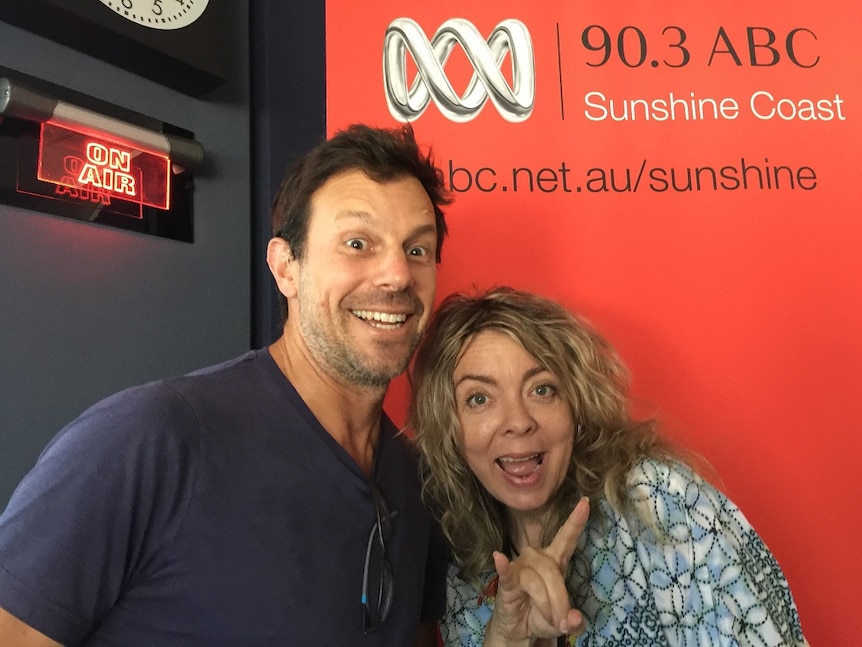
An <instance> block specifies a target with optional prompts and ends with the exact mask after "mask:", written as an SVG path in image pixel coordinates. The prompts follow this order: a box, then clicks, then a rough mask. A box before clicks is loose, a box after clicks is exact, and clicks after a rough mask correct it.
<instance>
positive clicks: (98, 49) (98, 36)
mask: <svg viewBox="0 0 862 647" xmlns="http://www.w3.org/2000/svg"><path fill="white" fill-rule="evenodd" d="M116 4H118V5H119V4H120V3H119V2H117V3H116ZM138 4H139V5H140V4H142V3H141V2H140V0H138ZM228 4H229V3H228V2H227V1H226V0H211V1H210V2H209V4H208V5H207V7H206V10H205V11H204V12H203V14H202V15H201V16H200V18H199V19H197V20H196V21H194V22H193V23H192V24H190V25H188V26H185V27H182V28H181V29H168V30H165V29H153V28H151V27H146V26H144V25H142V24H139V23H136V22H134V21H133V20H127V19H125V18H123V17H121V16H120V15H119V14H117V13H116V12H114V11H112V10H111V9H110V8H108V7H107V6H105V5H104V4H102V3H101V2H99V0H26V1H24V2H2V3H0V20H3V21H5V22H7V23H9V24H11V25H15V26H16V27H20V28H22V29H26V30H28V31H31V32H33V33H36V34H39V35H40V36H44V37H46V38H49V39H51V40H53V41H56V42H58V43H62V44H63V45H67V46H69V47H73V48H75V49H77V50H79V51H81V52H84V53H86V54H89V55H91V56H95V57H96V58H100V59H102V60H104V61H107V62H109V63H113V64H114V65H117V66H118V67H121V68H123V69H126V70H128V71H130V72H133V73H135V74H138V75H140V76H143V77H145V78H148V79H151V80H153V81H156V82H157V83H161V84H162V85H165V86H168V87H170V88H173V89H175V90H178V91H180V92H183V93H185V94H189V95H191V96H200V95H201V94H203V93H205V92H207V91H209V90H212V89H213V88H215V87H217V86H218V85H219V84H221V83H222V82H223V81H224V80H225V79H226V78H227V70H228V69H229V68H228V62H229V61H228V60H227V59H228V52H229V49H228V48H226V47H224V43H225V41H226V39H227V38H228V35H229V34H230V30H229V24H228V23H229V21H230V13H229V8H228V6H227V5H228Z"/></svg>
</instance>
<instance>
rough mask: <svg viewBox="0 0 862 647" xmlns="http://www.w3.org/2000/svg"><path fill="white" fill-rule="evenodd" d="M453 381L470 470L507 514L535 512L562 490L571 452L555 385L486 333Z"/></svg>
mask: <svg viewBox="0 0 862 647" xmlns="http://www.w3.org/2000/svg"><path fill="white" fill-rule="evenodd" d="M453 379H454V384H455V400H456V407H457V412H456V413H457V415H458V420H459V421H460V423H461V437H460V439H459V440H460V446H461V452H462V453H463V455H464V458H465V460H466V461H467V464H468V465H469V466H470V469H471V470H472V471H473V473H474V474H475V475H476V477H477V478H478V479H479V481H480V482H481V483H482V485H484V486H485V488H486V489H487V490H488V492H490V493H491V495H492V496H493V497H494V498H495V499H497V500H498V501H500V502H501V503H503V504H504V505H506V506H507V507H509V508H510V509H512V510H513V511H518V512H522V513H523V512H534V511H539V510H540V509H541V508H543V507H544V505H545V504H546V503H547V502H548V500H549V499H550V497H551V495H552V494H553V493H554V492H555V491H556V489H557V488H558V487H559V486H560V484H561V483H562V482H563V479H564V478H565V475H566V471H567V470H568V467H569V462H570V461H571V456H572V446H573V444H574V436H575V430H574V421H573V419H572V413H571V410H570V409H569V405H568V403H567V402H566V401H565V400H564V399H563V397H562V393H561V388H560V381H559V380H558V379H557V377H556V376H555V375H553V374H552V373H550V372H549V371H547V370H545V369H544V368H542V367H541V366H540V365H539V363H538V362H537V361H536V359H535V358H534V357H533V356H532V355H530V354H529V353H528V352H527V351H526V349H524V347H523V346H522V345H521V344H520V343H518V342H517V341H515V340H514V339H513V338H512V337H509V336H508V335H506V334H503V333H501V332H496V331H490V330H485V331H482V332H480V333H478V334H476V335H475V336H474V337H473V338H471V339H470V340H468V342H467V344H466V345H465V347H464V350H463V351H462V354H461V357H460V359H459V360H458V362H457V364H456V365H455V373H454V376H453Z"/></svg>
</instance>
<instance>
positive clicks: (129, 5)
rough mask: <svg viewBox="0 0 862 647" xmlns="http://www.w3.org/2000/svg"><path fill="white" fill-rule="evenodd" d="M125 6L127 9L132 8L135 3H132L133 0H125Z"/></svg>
mask: <svg viewBox="0 0 862 647" xmlns="http://www.w3.org/2000/svg"><path fill="white" fill-rule="evenodd" d="M123 6H124V7H125V8H126V9H131V8H132V7H133V6H134V5H132V0H123Z"/></svg>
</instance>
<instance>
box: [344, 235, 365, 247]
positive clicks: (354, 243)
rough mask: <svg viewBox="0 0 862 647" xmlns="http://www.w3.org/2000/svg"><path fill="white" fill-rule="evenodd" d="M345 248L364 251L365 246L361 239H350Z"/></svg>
mask: <svg viewBox="0 0 862 647" xmlns="http://www.w3.org/2000/svg"><path fill="white" fill-rule="evenodd" d="M347 246H348V247H352V248H353V249H365V248H366V246H367V245H366V243H365V241H364V240H362V239H361V238H351V239H350V240H348V241H347Z"/></svg>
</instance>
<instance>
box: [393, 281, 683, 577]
mask: <svg viewBox="0 0 862 647" xmlns="http://www.w3.org/2000/svg"><path fill="white" fill-rule="evenodd" d="M483 330H493V331H496V332H502V333H504V334H507V335H510V336H511V337H512V338H513V339H515V340H516V341H518V342H519V343H520V344H521V345H522V346H523V347H524V348H525V349H526V350H527V352H528V353H530V355H532V356H533V357H534V358H535V359H536V360H537V361H538V362H539V364H540V365H542V366H543V367H544V368H546V369H547V370H549V371H550V372H551V373H553V374H554V375H555V376H556V377H557V378H558V379H559V380H560V386H561V394H562V397H564V398H565V399H566V400H567V402H568V403H569V406H570V408H571V411H572V418H573V420H574V421H575V426H576V433H575V439H574V447H573V451H572V460H571V463H570V465H569V469H568V473H567V474H566V477H565V480H564V482H563V484H562V486H561V487H560V489H559V490H558V491H557V492H556V493H555V494H554V497H553V499H552V501H550V504H549V506H548V508H549V510H550V511H551V512H550V519H549V523H548V525H547V527H546V529H545V535H546V536H545V540H546V541H550V539H551V538H552V537H553V536H554V534H556V532H557V530H558V529H559V527H560V526H561V525H562V523H563V521H564V520H565V519H566V517H568V515H569V513H570V512H571V510H572V508H573V507H574V505H575V504H576V503H577V501H578V499H579V498H580V497H581V496H588V497H590V499H591V500H592V501H597V500H599V499H600V498H602V497H603V498H606V499H607V500H608V501H609V503H610V504H611V505H612V506H613V507H614V508H615V509H616V510H618V511H619V512H621V513H624V512H626V511H627V505H626V501H627V496H626V491H627V484H626V475H627V474H628V472H629V470H630V469H631V468H632V467H633V466H634V464H635V463H636V462H637V461H638V460H640V459H642V458H644V457H652V458H658V459H673V458H679V454H680V452H679V451H678V450H677V449H676V448H674V447H673V446H672V445H671V444H670V443H668V442H666V441H665V440H664V439H662V437H661V436H660V435H659V434H658V431H657V425H656V423H655V421H654V420H643V421H637V420H634V419H633V418H632V417H631V414H630V412H629V400H628V371H627V370H626V367H625V366H624V364H623V363H622V361H621V360H620V359H619V357H618V356H617V353H616V351H615V350H614V349H613V347H612V346H611V345H610V344H609V343H608V342H607V341H606V340H605V339H604V338H603V337H601V336H600V335H598V334H597V333H596V332H595V331H594V330H593V329H592V328H591V327H590V326H589V325H588V324H586V323H585V322H584V321H582V320H581V319H579V318H578V317H576V316H574V315H573V314H571V313H570V312H569V311H567V310H566V309H565V308H563V307H562V306H561V305H559V304H558V303H556V302H555V301H552V300H550V299H546V298H543V297H540V296H537V295H534V294H531V293H527V292H523V291H517V290H514V289H512V288H509V287H497V288H493V289H491V290H489V291H487V292H485V293H484V294H480V295H478V296H473V297H471V296H466V295H464V294H453V295H451V296H449V297H447V298H446V299H444V300H443V302H442V303H441V304H440V305H439V307H438V309H437V312H436V314H435V315H434V317H433V318H432V321H431V323H430V324H429V327H428V330H427V332H426V334H425V336H424V338H423V341H422V343H421V344H420V345H419V348H418V349H417V352H416V356H415V361H414V364H413V368H412V371H411V375H410V378H411V384H412V393H413V396H412V400H411V404H410V410H409V413H408V424H409V426H410V427H412V429H413V433H414V435H415V439H416V442H417V444H418V446H419V448H420V450H421V466H422V479H423V486H424V495H425V497H426V501H427V502H428V503H429V505H430V506H431V507H432V508H433V509H434V510H435V512H436V513H437V515H438V518H439V520H440V524H441V527H442V530H443V533H444V535H445V536H446V539H447V540H448V542H449V544H450V547H451V549H452V552H453V556H454V558H455V561H456V563H457V564H458V566H459V568H460V575H461V577H462V578H463V579H465V580H468V581H469V580H473V581H475V580H476V578H477V577H478V576H479V575H480V574H481V573H483V572H487V571H488V570H491V569H492V568H493V563H492V560H491V554H492V551H494V550H503V551H508V549H509V536H510V534H509V529H508V522H507V517H506V514H505V508H504V506H503V505H502V504H501V503H500V502H499V501H497V500H495V499H494V498H493V497H491V496H490V495H489V494H488V492H487V491H486V490H485V488H484V487H483V486H482V484H481V483H480V482H479V480H478V479H477V478H476V477H475V476H474V475H473V473H472V472H471V470H470V468H469V467H468V466H467V463H466V461H465V460H464V457H463V456H462V453H461V450H460V447H459V437H460V427H459V422H458V417H457V415H456V402H455V388H454V382H453V375H454V372H455V366H456V364H457V363H458V360H459V359H460V356H461V352H462V349H463V348H464V346H465V344H466V343H467V342H468V341H469V340H470V339H471V338H472V337H473V336H474V335H476V334H477V333H479V332H481V331H483ZM592 509H593V511H594V512H595V510H597V509H598V506H593V508H592Z"/></svg>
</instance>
